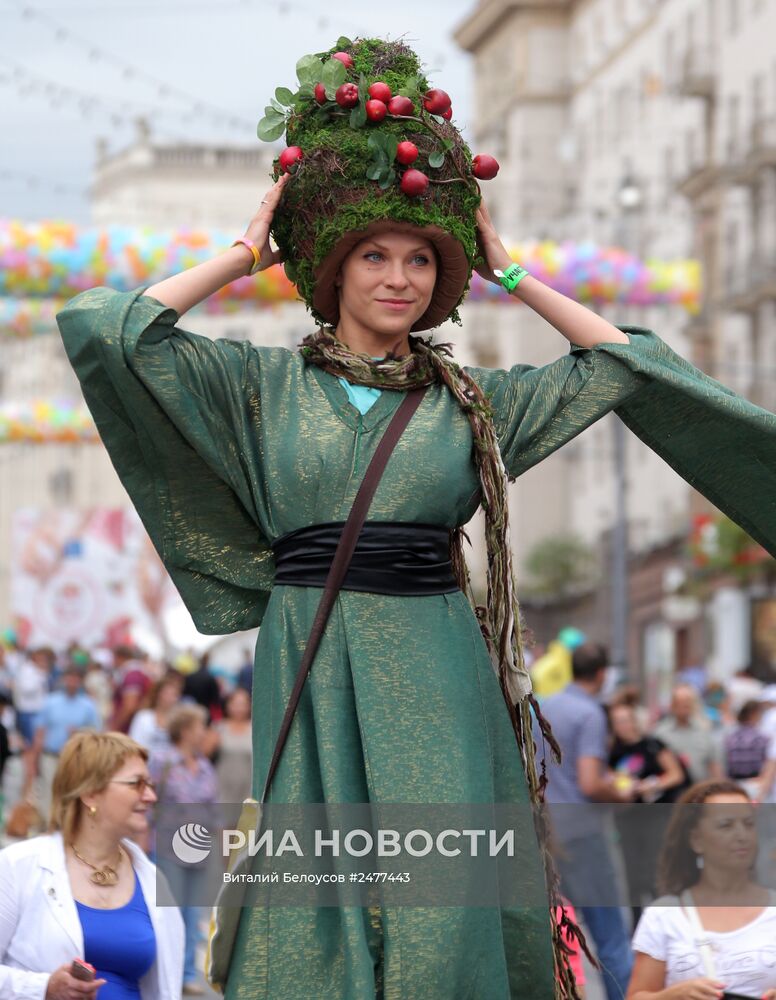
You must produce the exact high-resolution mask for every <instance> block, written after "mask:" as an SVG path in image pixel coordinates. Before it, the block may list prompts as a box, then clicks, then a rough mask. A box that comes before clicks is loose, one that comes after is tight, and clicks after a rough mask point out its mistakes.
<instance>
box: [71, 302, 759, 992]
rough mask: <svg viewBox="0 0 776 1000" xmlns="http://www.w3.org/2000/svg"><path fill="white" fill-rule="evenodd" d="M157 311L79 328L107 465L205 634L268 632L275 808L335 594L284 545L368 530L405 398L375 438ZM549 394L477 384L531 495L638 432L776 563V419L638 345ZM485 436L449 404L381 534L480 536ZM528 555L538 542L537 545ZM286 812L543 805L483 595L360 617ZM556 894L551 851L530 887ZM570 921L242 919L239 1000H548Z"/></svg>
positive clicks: (468, 913)
mask: <svg viewBox="0 0 776 1000" xmlns="http://www.w3.org/2000/svg"><path fill="white" fill-rule="evenodd" d="M142 292H143V289H142V288H141V289H137V290H135V291H133V292H127V293H118V292H115V291H112V290H110V289H106V288H96V289H92V290H90V291H88V292H84V293H82V294H81V295H79V296H77V297H76V298H75V299H73V300H72V301H71V302H70V303H69V304H68V305H67V306H66V307H65V309H64V310H63V311H62V312H61V313H59V315H58V317H57V319H58V322H59V326H60V330H61V332H62V337H63V340H64V343H65V347H66V350H67V352H68V356H69V358H70V360H71V363H72V365H73V367H74V369H75V371H76V373H77V375H78V377H79V379H80V381H81V385H82V387H83V391H84V395H85V398H86V400H87V403H88V405H89V408H90V410H91V412H92V414H93V416H94V419H95V421H96V424H97V426H98V428H99V431H100V434H101V436H102V439H103V441H104V443H105V445H106V447H107V448H108V451H109V453H110V455H111V458H112V461H113V463H114V465H115V467H116V469H117V471H118V474H119V476H120V477H121V479H122V482H123V483H124V485H125V487H126V489H127V491H128V493H129V495H130V497H131V498H132V501H133V503H134V504H135V506H136V507H137V510H138V512H139V514H140V516H141V517H142V519H143V522H144V524H145V526H146V528H147V530H148V532H149V534H150V536H151V538H152V540H153V542H154V544H155V545H156V547H157V549H158V551H159V553H160V555H161V558H162V559H163V561H164V563H165V565H166V566H167V568H168V570H169V572H170V573H171V575H172V577H173V580H174V582H175V584H176V585H177V587H178V589H179V591H180V593H181V595H182V597H183V599H184V601H185V602H186V605H187V606H188V608H189V610H190V612H191V614H192V616H193V618H194V621H195V622H196V624H197V626H198V628H199V629H200V630H201V631H203V632H206V633H220V634H223V633H227V632H233V631H236V630H238V629H244V628H250V627H253V626H257V625H259V624H262V628H261V631H260V635H259V641H258V645H257V648H256V658H255V666H254V716H253V719H254V775H255V777H254V782H255V787H254V794H257V793H260V792H261V788H262V785H263V780H264V776H265V775H266V772H267V769H268V766H269V760H270V756H271V752H272V748H273V745H274V741H275V739H276V736H277V732H278V730H279V727H280V722H281V718H282V716H283V712H284V710H285V706H286V703H287V700H288V697H289V694H290V691H291V687H292V685H293V681H294V678H295V676H296V672H297V666H298V663H299V657H300V655H301V651H302V649H303V647H304V644H305V642H306V639H307V636H308V633H309V630H310V625H311V621H312V617H313V614H314V611H315V608H316V606H317V603H318V600H319V597H320V591H319V590H317V589H314V588H304V587H290V586H276V587H274V588H273V587H272V574H273V565H272V557H271V552H270V549H269V542H270V541H271V540H272V539H275V538H277V537H278V536H280V535H283V534H285V533H286V532H289V531H292V530H293V529H296V528H301V527H303V526H305V525H310V524H317V523H320V522H325V521H344V520H345V519H346V517H347V515H348V512H349V510H350V507H351V504H352V502H353V498H354V496H355V493H356V490H357V488H358V486H359V484H360V482H361V478H362V476H363V473H364V471H365V469H366V467H367V464H368V462H369V460H370V458H371V456H372V453H373V450H374V448H375V446H376V444H377V442H378V440H379V438H380V436H381V434H382V432H383V431H384V429H385V426H386V424H387V421H388V420H389V418H390V417H391V415H392V414H393V412H394V411H395V409H396V408H397V406H398V405H399V402H400V400H401V393H398V392H391V391H384V392H383V393H382V394H381V395H380V397H379V398H378V399H377V401H376V402H375V403H374V405H373V406H372V407H371V409H370V410H369V411H368V412H367V413H366V414H365V415H363V416H362V415H361V414H360V413H359V412H358V410H357V409H356V408H355V407H353V406H352V405H351V404H350V402H349V401H348V399H347V394H346V391H345V389H344V388H343V386H342V385H341V384H340V383H339V382H338V380H337V378H336V377H335V376H333V375H330V374H328V373H326V372H324V371H322V370H321V369H319V368H317V367H315V366H306V365H305V364H304V362H303V360H302V358H301V356H300V355H299V354H298V353H297V352H294V351H289V350H286V349H283V348H262V347H255V346H252V345H251V344H248V343H244V342H232V341H227V340H218V341H211V340H209V339H208V338H205V337H201V336H196V335H194V334H191V333H187V332H185V331H183V330H181V329H179V328H178V327H177V326H176V322H177V320H178V317H177V315H176V313H175V311H174V310H172V309H169V308H166V307H165V306H163V305H162V304H160V303H159V302H157V301H156V300H155V299H152V298H150V297H148V296H144V295H143V294H142ZM623 330H624V331H625V332H627V333H628V335H629V341H630V342H629V343H628V344H616V343H614V344H600V345H597V346H596V347H595V348H593V349H582V348H574V347H572V350H571V351H570V353H569V354H567V355H565V356H562V357H560V358H558V359H557V360H556V361H554V362H552V363H551V364H549V365H546V366H544V367H543V368H533V367H531V366H528V365H516V366H515V367H513V368H511V369H510V370H508V371H504V370H488V369H477V368H470V369H468V370H469V371H470V373H471V374H472V375H473V377H474V378H475V379H476V380H477V381H478V383H479V384H480V385H481V386H482V388H483V389H484V390H485V391H486V392H487V393H489V394H490V395H491V402H492V405H493V408H494V412H495V418H496V425H497V431H498V440H499V446H500V448H501V453H502V457H503V460H504V464H505V466H506V468H507V470H508V472H509V473H510V474H511V475H513V476H518V475H520V474H521V473H522V472H523V471H525V470H526V469H527V468H530V467H531V466H532V465H534V464H536V463H537V462H538V461H540V460H541V459H542V458H544V457H545V456H546V455H548V454H551V453H552V452H553V451H555V450H556V449H557V448H558V447H560V446H561V445H562V444H564V443H565V442H566V441H568V440H570V439H571V438H572V437H574V436H575V435H576V434H578V433H579V432H580V431H581V430H583V429H584V428H585V427H587V426H589V425H590V424H591V423H593V422H594V421H595V420H597V419H598V418H600V417H601V416H602V415H603V414H604V413H606V412H608V411H609V410H611V409H614V408H616V409H617V413H618V415H619V416H620V417H621V418H622V419H623V420H625V422H626V423H627V424H628V426H629V427H630V428H631V429H632V430H633V431H634V432H635V433H637V434H638V435H639V437H641V438H642V440H644V441H645V442H646V443H647V444H648V445H650V447H652V448H653V449H654V450H656V451H658V453H659V454H661V455H662V456H663V457H664V458H665V459H666V460H667V461H669V462H670V463H671V464H672V465H673V467H674V468H675V469H676V471H677V472H679V473H680V474H681V475H683V476H684V477H685V478H686V479H688V481H690V482H691V483H692V484H693V485H694V486H695V487H696V488H697V489H699V490H701V491H702V492H705V493H706V495H707V496H709V497H710V499H711V500H712V501H713V502H715V503H716V504H717V506H719V507H720V508H721V509H722V510H725V511H726V512H727V513H728V514H730V516H731V517H733V518H734V519H735V520H737V521H738V522H739V523H740V524H742V526H744V527H745V528H746V529H747V530H748V531H749V532H750V534H752V535H753V536H754V537H755V538H757V539H758V540H759V541H761V542H762V543H763V544H766V545H768V546H769V547H770V550H771V551H772V552H773V551H774V548H776V545H775V544H774V542H775V540H776V508H775V506H774V505H775V504H776V489H775V488H774V487H775V486H776V476H775V475H774V445H776V417H774V415H773V414H770V413H768V412H767V411H764V410H762V409H759V408H757V407H755V406H753V405H752V404H751V403H749V402H748V401H746V400H745V399H743V398H741V397H739V396H737V395H735V394H734V393H732V392H731V391H730V390H728V389H726V388H725V387H724V386H721V385H720V384H719V383H718V382H716V381H714V380H713V379H710V378H708V377H707V376H705V375H704V374H703V373H702V372H700V371H698V370H697V369H696V368H694V367H693V366H692V365H690V364H689V363H688V362H687V361H685V360H684V359H683V358H681V357H679V356H678V355H676V354H675V353H674V352H673V351H671V350H670V348H668V347H667V345H665V344H664V343H663V342H662V341H661V340H660V338H658V337H656V336H655V334H653V333H651V332H650V331H648V330H644V329H642V328H638V327H623ZM478 491H479V485H478V479H477V474H476V470H475V466H474V460H473V454H472V435H471V430H470V425H469V422H468V420H467V418H466V417H465V415H464V414H463V413H462V412H461V411H460V409H459V407H458V406H457V404H456V403H455V401H454V400H453V398H452V396H451V395H450V394H449V392H448V390H447V389H446V388H444V387H442V386H439V385H435V386H432V387H431V388H430V389H429V391H428V393H427V395H426V397H425V399H424V400H423V402H422V404H421V406H420V408H419V410H418V412H417V413H416V414H415V416H414V417H413V419H412V421H411V423H410V425H409V427H408V429H407V431H406V432H405V434H404V436H403V437H402V439H401V440H400V441H399V443H398V446H397V447H396V450H395V452H394V454H393V455H392V457H391V459H390V461H389V464H388V467H387V469H386V471H385V474H384V475H383V478H382V481H381V483H380V485H379V487H378V490H377V493H376V495H375V498H374V501H373V503H372V507H371V510H370V515H369V516H370V519H371V520H378V521H380V520H382V521H389V520H396V521H416V522H430V523H435V524H443V525H446V526H449V527H451V528H452V527H454V526H456V525H460V524H464V523H465V522H467V521H468V520H469V519H470V518H471V516H472V515H473V514H474V512H475V510H476V508H477V506H478ZM513 530H519V525H518V526H515V528H513ZM269 800H270V801H272V802H325V801H328V802H366V801H370V802H405V803H406V802H416V803H433V802H471V803H474V802H526V801H527V790H526V783H525V779H524V776H523V773H522V767H521V764H520V759H519V754H518V749H517V746H516V743H515V737H514V733H513V731H512V727H511V723H510V721H509V717H508V714H507V710H506V706H505V705H504V702H503V699H502V695H501V692H500V689H499V685H498V681H497V678H496V675H495V673H494V671H493V668H492V666H491V663H490V659H489V657H488V654H487V650H486V647H485V644H484V641H483V639H482V637H481V635H480V631H479V628H478V625H477V622H476V619H475V617H474V615H473V612H472V610H471V608H470V606H469V603H468V601H467V600H466V598H465V597H464V595H463V594H462V593H461V592H455V593H452V594H444V595H438V596H427V597H391V596H383V595H376V594H368V593H357V592H342V593H341V594H340V596H339V598H338V600H337V603H336V605H335V608H334V611H333V613H332V617H331V619H330V622H329V625H328V627H327V630H326V633H325V635H324V638H323V640H322V643H321V647H320V650H319V652H318V655H317V658H316V661H315V664H314V666H313V669H312V671H311V673H310V676H309V678H308V680H307V683H306V685H305V688H304V690H303V692H302V697H301V701H300V704H299V709H298V713H297V716H296V717H295V719H294V722H293V724H292V727H291V730H290V734H289V737H288V742H287V744H286V747H285V750H284V753H283V756H282V758H281V761H280V765H279V768H278V771H277V774H276V776H275V779H274V783H273V786H272V790H271V794H270V799H269ZM540 878H541V870H540V859H539V852H538V848H537V849H535V850H533V851H532V852H531V863H530V864H528V865H527V866H526V880H527V881H528V880H530V881H532V882H534V883H535V880H537V879H540ZM553 995H554V982H553V965H552V950H551V942H550V933H549V917H548V912H547V909H546V908H535V907H534V908H531V907H522V908H514V909H498V908H476V907H469V908H465V907H460V908H436V909H435V908H430V907H425V908H421V907H394V908H392V907H385V908H383V909H382V910H381V911H380V910H373V909H367V908H360V907H343V908H341V909H336V908H330V907H329V908H326V907H324V908H318V909H316V908H312V907H308V908H301V907H275V908H272V907H263V908H252V909H246V910H245V911H244V912H243V918H242V921H241V926H240V931H239V935H238V942H237V948H236V952H235V956H234V961H233V966H232V972H231V974H230V979H229V984H228V986H227V991H226V996H227V998H228V1000H238V998H239V1000H242V998H246V1000H247V998H251V1000H263V998H269V1000H312V998H315V1000H323V998H332V1000H333V998H337V1000H367V998H370V1000H371V998H373V997H380V998H383V1000H415V998H419V997H423V998H424V1000H454V998H461V1000H463V998H472V1000H507V998H513V1000H514V998H529V997H530V998H531V1000H545V998H546V1000H550V998H551V997H553Z"/></svg>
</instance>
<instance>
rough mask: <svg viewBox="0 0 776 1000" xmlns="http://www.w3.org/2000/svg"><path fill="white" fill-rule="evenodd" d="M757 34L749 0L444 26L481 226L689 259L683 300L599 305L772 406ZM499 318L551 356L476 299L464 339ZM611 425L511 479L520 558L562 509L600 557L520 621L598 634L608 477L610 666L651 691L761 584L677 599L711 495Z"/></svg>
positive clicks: (775, 161) (769, 99) (765, 131)
mask: <svg viewBox="0 0 776 1000" xmlns="http://www.w3.org/2000/svg"><path fill="white" fill-rule="evenodd" d="M775 36H776V5H775V4H773V3H769V2H768V0H663V2H660V0H482V2H480V3H478V4H477V5H476V6H475V7H474V8H473V9H472V11H471V14H470V16H469V17H468V18H467V19H466V20H465V21H464V22H463V23H462V24H461V25H459V26H458V28H457V30H456V38H457V40H458V42H459V44H460V45H461V46H462V47H463V48H464V49H465V50H466V51H468V52H470V53H471V54H472V56H473V60H474V81H475V83H474V86H475V102H474V110H473V122H472V127H473V130H474V134H475V146H476V147H477V149H478V150H482V151H488V152H492V153H493V154H494V155H496V156H497V157H498V158H500V160H501V162H502V170H501V172H500V174H499V176H498V177H497V178H496V180H495V181H493V182H492V184H491V186H489V187H488V189H487V196H488V200H489V204H490V208H491V214H492V215H493V218H494V220H495V222H496V224H497V227H498V228H499V230H500V231H501V232H503V234H504V235H505V237H508V238H509V239H512V240H515V239H517V237H518V236H519V237H520V239H521V240H529V239H541V238H547V239H552V240H559V241H561V240H568V239H571V240H593V241H595V242H597V243H605V244H614V245H619V246H622V247H624V248H625V249H627V250H630V251H631V252H633V253H634V254H637V255H638V256H639V257H641V258H649V257H654V258H658V259H661V258H662V259H674V258H684V257H697V258H698V259H700V260H701V262H702V265H703V274H704V285H703V300H702V308H701V310H700V313H699V314H698V315H696V316H690V315H688V314H687V313H686V312H685V311H684V310H682V309H680V308H679V307H659V308H658V307H649V308H638V307H622V306H617V307H615V306H603V307H600V308H599V309H598V311H599V312H600V313H601V314H602V315H604V316H606V318H607V319H609V320H611V321H612V322H614V323H619V324H623V323H631V324H636V325H641V326H645V327H647V328H649V329H652V330H654V331H655V332H656V333H657V334H658V335H659V336H660V337H662V338H663V339H664V340H665V341H666V342H667V343H668V344H669V345H670V346H671V347H672V348H673V349H674V350H676V351H677V352H678V353H679V354H682V355H683V356H685V357H687V358H688V359H690V360H691V361H693V363H694V364H697V365H698V366H699V367H701V368H703V369H704V371H706V372H707V373H708V374H710V375H711V376H713V377H715V378H718V379H719V380H720V381H721V382H723V383H724V384H725V385H727V386H729V387H731V388H732V389H734V390H735V391H736V392H739V393H741V394H742V395H745V396H746V397H747V398H749V399H751V400H752V401H754V402H756V403H758V404H759V405H762V406H764V407H766V408H768V409H772V410H773V409H776V380H774V378H773V375H774V372H776V356H775V355H774V352H776V313H775V312H774V310H776V54H775V53H774V49H773V45H772V39H773V37H775ZM505 242H508V241H507V240H505ZM504 322H508V323H509V325H510V326H511V327H512V331H511V334H510V336H511V338H512V343H519V345H520V346H519V350H520V352H521V356H522V350H523V348H524V347H528V345H529V344H530V345H531V347H532V348H533V349H534V350H539V348H537V347H535V346H534V345H536V344H538V343H541V344H542V347H541V351H542V352H543V358H544V360H545V361H547V360H550V359H551V358H552V356H554V355H555V354H556V352H557V347H556V344H557V338H556V337H554V335H553V333H552V330H551V329H548V327H547V324H546V323H544V322H543V321H542V320H541V319H539V318H538V317H536V316H534V315H530V314H529V313H528V310H524V309H519V310H516V311H515V313H514V314H512V315H510V316H509V317H507V316H506V313H505V312H502V313H499V314H494V315H493V327H492V330H489V331H488V332H485V330H484V327H483V329H482V330H481V336H482V337H483V338H487V339H488V340H489V341H491V342H498V343H500V344H503V343H504V342H505V339H506V337H507V335H506V334H505V333H504V332H503V331H502V330H501V329H500V327H501V325H502V324H503V323H504ZM510 356H511V355H510ZM497 363H501V362H500V361H498V362H497ZM616 422H617V418H616V417H615V416H614V415H609V416H607V417H606V418H604V419H603V420H600V421H598V422H597V423H596V424H595V425H594V426H593V427H591V428H590V429H589V430H587V431H586V432H585V433H584V434H582V435H580V437H579V438H578V439H577V440H576V441H575V442H572V443H571V444H570V445H569V446H567V447H566V448H565V449H563V450H562V451H561V452H560V453H558V454H557V455H555V456H553V457H552V458H551V459H549V460H548V461H546V462H545V463H543V465H544V466H547V467H548V468H547V471H546V473H545V476H546V478H545V479H543V480H542V479H541V478H539V477H537V478H536V479H535V480H534V481H532V482H531V481H529V480H528V477H527V476H526V477H525V479H526V482H525V483H522V481H521V482H520V483H519V484H518V487H521V492H520V494H519V499H518V510H517V517H516V518H515V520H516V523H517V525H518V529H519V539H520V540H519V542H518V547H519V548H520V549H521V554H522V551H523V549H522V546H523V544H524V543H525V544H528V545H530V544H534V543H535V542H536V541H537V540H538V538H539V537H540V536H541V534H542V533H544V534H546V535H551V533H552V532H553V531H554V530H557V529H558V528H559V527H560V525H561V524H562V525H564V526H565V527H566V528H567V529H570V530H571V531H573V532H574V533H575V534H576V535H578V536H580V537H581V538H583V539H585V540H586V541H587V542H588V544H589V545H590V547H591V548H592V549H593V550H595V551H597V552H599V553H601V555H602V561H601V565H602V568H603V571H604V573H603V577H602V582H603V585H602V587H601V589H600V591H599V595H598V599H596V598H595V597H594V596H588V597H586V598H583V599H581V600H579V601H577V602H573V601H571V602H569V601H567V602H566V603H565V604H563V605H558V604H556V605H555V606H554V607H553V606H550V607H544V608H543V609H540V608H538V607H534V608H532V619H533V620H535V621H536V622H538V626H537V627H538V629H539V631H540V632H542V633H543V637H544V638H545V639H546V638H551V637H552V634H553V630H554V629H555V628H556V627H557V625H558V624H565V623H566V622H567V621H568V620H569V618H570V617H573V623H574V624H576V625H579V626H580V627H583V628H585V627H587V628H588V630H589V631H590V632H591V633H593V634H595V635H596V636H597V637H599V638H603V639H607V638H608V637H609V635H610V634H611V627H612V614H613V609H612V604H613V602H612V600H611V599H609V595H610V594H611V593H612V588H611V587H607V586H606V582H607V580H611V574H610V571H609V566H610V562H609V560H610V558H611V557H610V555H609V550H610V548H611V544H612V537H613V535H614V531H613V527H612V526H613V525H615V524H616V523H617V517H616V493H617V490H616V487H617V479H618V475H624V479H625V484H626V486H627V527H628V535H629V550H630V555H629V563H628V577H629V580H628V587H627V592H628V598H629V600H628V603H629V608H630V616H629V634H628V639H627V666H628V669H629V670H630V672H631V673H632V675H633V676H634V677H637V676H640V678H641V679H642V680H643V681H644V683H645V684H646V685H647V687H648V688H649V689H650V690H655V691H658V690H663V689H664V688H665V678H666V677H670V675H671V674H672V672H673V671H674V670H675V669H678V668H681V667H685V666H691V665H693V664H696V663H699V662H705V663H706V664H707V666H708V667H709V670H710V673H711V675H712V676H714V677H718V678H724V677H725V676H728V675H729V674H731V673H732V672H733V671H735V670H737V669H741V668H743V667H745V666H747V665H748V664H749V663H750V661H751V659H752V648H751V643H752V634H751V629H750V627H749V624H748V616H749V615H750V613H751V610H752V608H751V605H752V601H753V600H755V599H757V600H761V599H763V594H762V593H761V590H758V589H757V588H756V587H755V588H754V589H752V590H751V593H748V594H744V595H743V597H742V595H741V587H740V584H739V582H738V581H737V580H736V579H735V578H730V579H728V580H727V581H725V580H722V579H721V580H719V581H718V583H717V586H716V590H715V595H714V596H713V598H712V599H709V600H705V601H698V600H695V601H693V600H692V599H681V598H683V597H684V598H687V596H688V595H687V594H686V593H685V592H684V591H683V590H682V584H683V582H684V581H685V580H686V576H687V570H688V566H687V556H686V554H685V548H686V543H687V540H688V538H689V537H690V534H691V529H692V526H693V523H694V519H696V518H702V517H703V516H704V515H707V514H708V513H709V512H710V511H713V508H711V505H710V504H709V503H708V502H707V501H706V500H705V499H704V498H702V497H700V496H699V495H698V494H697V493H695V492H694V491H693V490H692V489H691V488H690V487H689V486H687V485H686V484H685V483H684V482H683V481H682V480H681V479H679V477H678V476H676V474H675V473H673V471H672V470H671V469H670V468H668V467H667V466H666V464H665V463H663V462H662V460H661V459H659V458H658V457H657V456H656V455H655V454H654V453H652V452H650V451H649V450H648V449H647V448H646V447H645V446H644V445H642V444H641V442H640V441H638V440H637V439H636V438H635V437H634V436H633V435H631V434H627V436H626V449H625V450H626V462H625V467H624V469H620V470H618V469H617V467H616V462H615V460H614V459H615V454H616V452H615V441H616V437H615V430H614V426H613V425H614V424H615V423H616ZM550 465H551V466H552V469H551V471H550V468H549V467H550ZM537 471H539V470H537ZM529 475H531V474H530V473H529ZM620 485H622V483H621V484H620ZM559 496H560V497H562V500H561V501H559V500H558V497H559ZM550 497H551V499H550V503H549V506H548V503H547V501H548V498H550ZM553 512H555V513H557V514H559V515H560V516H559V517H558V520H557V521H553ZM716 591H719V593H716ZM736 595H738V596H736ZM579 616H581V617H579ZM709 637H711V638H709ZM774 668H775V669H776V662H774Z"/></svg>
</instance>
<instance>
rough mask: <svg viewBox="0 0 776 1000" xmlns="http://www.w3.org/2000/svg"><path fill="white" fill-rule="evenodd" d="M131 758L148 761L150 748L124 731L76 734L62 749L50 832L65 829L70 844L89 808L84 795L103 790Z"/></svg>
mask: <svg viewBox="0 0 776 1000" xmlns="http://www.w3.org/2000/svg"><path fill="white" fill-rule="evenodd" d="M131 757H141V758H142V759H143V760H144V761H147V760H148V751H147V750H146V748H145V747H142V746H141V745H140V744H139V743H136V742H135V741H134V740H132V739H130V738H129V736H126V735H125V734H124V733H98V732H95V731H94V730H92V729H85V730H83V731H82V732H79V733H74V734H73V735H72V736H71V737H70V739H69V740H68V741H67V743H65V745H64V747H63V748H62V751H61V753H60V755H59V762H58V764H57V770H56V773H55V774H54V783H53V785H52V789H51V813H50V815H49V831H51V832H54V831H55V830H61V831H62V836H63V838H64V840H65V843H70V842H71V841H72V839H73V837H74V836H75V834H76V831H77V830H78V827H79V824H80V822H81V818H82V816H83V812H84V809H85V806H84V804H83V802H82V801H81V796H82V795H93V794H94V793H95V792H101V791H102V790H103V789H104V788H105V787H107V784H108V782H109V781H110V779H111V778H112V777H113V775H114V774H116V772H117V771H118V770H119V769H120V768H121V767H122V766H123V764H124V763H125V761H127V760H129V759H130V758H131Z"/></svg>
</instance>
